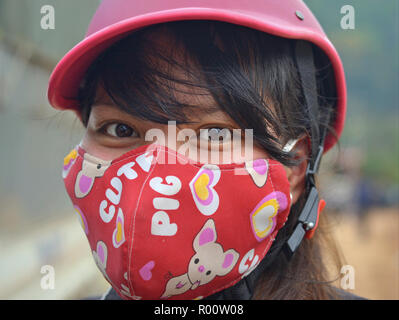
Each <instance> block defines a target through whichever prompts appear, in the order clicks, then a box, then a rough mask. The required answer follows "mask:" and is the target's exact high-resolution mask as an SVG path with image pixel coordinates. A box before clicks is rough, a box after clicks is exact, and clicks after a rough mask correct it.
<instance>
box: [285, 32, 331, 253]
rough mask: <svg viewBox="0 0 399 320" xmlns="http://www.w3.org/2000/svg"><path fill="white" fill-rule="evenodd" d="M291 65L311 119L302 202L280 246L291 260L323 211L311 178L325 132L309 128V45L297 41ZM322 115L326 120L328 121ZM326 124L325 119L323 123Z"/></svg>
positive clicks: (314, 113) (313, 113)
mask: <svg viewBox="0 0 399 320" xmlns="http://www.w3.org/2000/svg"><path fill="white" fill-rule="evenodd" d="M294 57H295V62H296V65H297V69H298V73H299V77H300V80H301V83H302V92H303V97H304V102H305V104H306V107H307V111H308V113H309V117H310V119H311V125H310V133H311V157H310V159H309V163H308V166H307V168H306V175H305V179H306V193H307V197H306V202H305V205H304V206H303V209H302V211H301V213H300V214H299V217H298V221H297V225H296V227H295V228H294V231H293V232H292V234H291V236H290V237H289V238H288V240H287V242H286V243H285V246H284V250H283V251H284V253H285V255H286V257H287V259H291V257H292V256H293V254H294V253H295V251H296V250H297V248H298V247H299V245H300V244H301V242H302V240H303V238H304V237H307V235H309V234H311V235H312V236H313V233H314V229H315V228H316V227H317V223H318V217H319V214H320V211H321V210H322V209H321V207H323V208H324V200H320V198H319V193H318V191H317V188H316V182H315V175H316V174H317V172H318V169H319V166H320V161H321V157H322V155H323V151H324V147H323V146H324V140H325V137H326V135H327V128H324V129H323V130H322V132H321V134H320V129H319V126H314V125H312V124H313V123H318V121H314V120H318V119H319V117H320V116H319V103H318V96H317V92H318V91H317V82H316V68H315V65H314V57H313V50H312V46H311V44H310V43H308V42H306V41H303V40H298V41H296V44H295V54H294ZM329 116H330V115H329V113H327V112H326V117H328V118H329ZM326 120H329V119H326Z"/></svg>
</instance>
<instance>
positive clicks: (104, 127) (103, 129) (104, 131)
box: [97, 121, 234, 143]
mask: <svg viewBox="0 0 399 320" xmlns="http://www.w3.org/2000/svg"><path fill="white" fill-rule="evenodd" d="M112 125H116V126H118V125H125V126H126V127H128V128H130V129H131V130H132V135H131V136H127V137H119V136H117V135H112V134H110V133H109V132H108V130H109V127H110V126H112ZM212 129H220V131H223V130H228V132H229V136H228V137H227V141H225V139H220V137H222V136H221V135H220V131H219V133H211V132H209V131H210V130H212ZM97 131H98V132H100V133H101V134H103V135H106V136H109V137H112V138H115V139H123V138H138V137H140V136H139V134H138V131H137V130H136V129H134V128H133V127H132V126H130V125H128V124H126V123H124V122H115V121H112V122H107V123H105V124H101V125H100V127H99V129H98V130H97ZM207 131H208V135H207V137H208V139H207V140H208V142H209V143H218V142H219V143H222V142H230V141H231V139H232V138H233V135H234V133H233V129H231V128H229V127H222V126H220V127H219V126H217V125H215V126H210V127H207V128H201V129H199V132H197V137H198V138H199V139H202V138H201V134H206V132H207ZM216 134H217V135H218V137H219V140H212V139H210V138H212V136H214V135H216Z"/></svg>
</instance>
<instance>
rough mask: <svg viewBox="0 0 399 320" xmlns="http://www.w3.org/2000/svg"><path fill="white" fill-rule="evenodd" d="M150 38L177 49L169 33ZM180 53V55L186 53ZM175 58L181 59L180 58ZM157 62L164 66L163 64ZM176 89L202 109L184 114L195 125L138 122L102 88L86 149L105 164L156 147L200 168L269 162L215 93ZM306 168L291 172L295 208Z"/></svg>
mask: <svg viewBox="0 0 399 320" xmlns="http://www.w3.org/2000/svg"><path fill="white" fill-rule="evenodd" d="M150 36H152V40H153V41H155V42H156V44H157V45H158V46H159V47H161V48H164V49H165V52H170V49H171V46H173V45H174V42H173V40H172V39H170V38H169V37H168V35H167V34H166V33H162V32H160V33H157V32H155V33H153V34H150ZM174 52H177V53H178V54H179V52H181V51H179V50H175V51H174ZM174 59H176V60H179V57H174ZM157 63H160V66H161V67H164V66H163V65H162V62H159V61H157ZM165 67H168V66H165ZM172 72H173V73H174V74H173V76H176V77H177V78H178V79H183V80H185V79H187V78H186V75H185V74H183V73H181V72H179V70H175V69H173V71H172ZM187 80H189V81H191V80H192V79H187ZM174 85H175V88H176V90H175V92H174V94H175V96H176V98H177V99H178V100H179V101H182V102H183V103H184V102H185V103H187V104H190V105H196V106H198V107H197V108H195V109H191V108H190V109H187V110H182V112H183V113H184V114H185V115H186V116H187V117H188V120H189V123H186V124H179V125H173V124H172V125H170V124H169V125H167V124H160V123H156V122H151V121H146V120H143V119H140V118H137V117H135V116H133V115H131V114H129V113H127V112H125V111H123V110H122V109H120V108H118V107H117V106H116V105H115V104H114V102H113V101H112V99H111V98H110V97H109V96H108V95H107V93H106V92H105V90H103V89H102V87H101V86H99V87H98V89H97V92H96V97H95V99H94V101H95V102H94V103H93V105H92V107H91V112H90V116H89V119H88V123H87V127H86V132H85V135H84V138H83V140H82V147H83V148H84V149H85V150H86V151H87V152H89V153H90V154H92V155H94V156H97V157H99V158H101V159H104V160H113V159H115V158H118V157H120V156H121V155H123V154H124V153H126V152H128V151H130V150H132V149H135V148H138V147H140V146H143V145H149V144H151V143H157V144H162V145H166V146H167V147H168V148H170V149H173V150H175V151H177V152H178V153H180V154H183V155H185V156H187V157H188V158H190V159H192V160H194V161H197V162H200V163H212V164H226V163H239V162H243V161H249V160H253V159H262V158H269V155H268V153H267V152H266V150H265V149H264V148H262V147H261V146H259V145H257V143H256V142H255V141H253V139H252V136H251V134H250V133H248V132H245V131H244V130H242V129H241V128H240V127H239V126H238V124H237V123H235V122H234V121H233V120H232V119H231V118H230V117H229V116H228V115H227V114H226V113H225V112H224V111H222V110H221V109H220V108H219V107H218V106H217V104H216V103H215V101H214V99H213V98H212V96H211V95H210V94H209V93H207V92H201V91H195V92H193V91H190V90H199V89H198V88H195V89H193V88H188V87H183V85H181V84H179V83H176V84H174ZM190 93H191V94H190ZM188 110H189V111H188ZM170 120H171V121H173V120H174V119H170ZM206 129H207V130H206ZM296 149H297V150H298V155H299V156H301V157H302V156H305V155H306V150H307V145H306V143H304V142H303V141H302V140H301V141H300V142H299V143H297V145H296ZM306 164H307V162H306V161H303V162H302V163H301V165H299V166H297V167H292V168H288V167H285V169H286V172H287V177H288V179H289V181H290V184H291V193H292V195H293V203H295V202H296V201H297V199H298V198H299V196H300V194H301V193H302V191H303V190H304V175H305V170H306Z"/></svg>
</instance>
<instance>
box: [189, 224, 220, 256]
mask: <svg viewBox="0 0 399 320" xmlns="http://www.w3.org/2000/svg"><path fill="white" fill-rule="evenodd" d="M216 238H217V235H216V229H215V222H214V221H213V220H212V219H208V220H207V221H206V222H205V224H204V226H203V227H202V229H201V231H200V232H199V233H198V234H197V236H196V237H195V239H194V243H193V246H194V250H195V251H196V252H198V251H199V250H200V249H201V247H202V246H204V245H205V244H208V243H213V242H216Z"/></svg>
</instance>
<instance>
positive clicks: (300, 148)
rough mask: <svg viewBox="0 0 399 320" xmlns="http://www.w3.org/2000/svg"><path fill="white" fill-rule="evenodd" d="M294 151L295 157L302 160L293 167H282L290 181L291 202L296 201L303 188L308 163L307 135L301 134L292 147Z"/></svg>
mask: <svg viewBox="0 0 399 320" xmlns="http://www.w3.org/2000/svg"><path fill="white" fill-rule="evenodd" d="M292 151H293V152H295V153H296V157H295V159H299V160H302V161H301V162H300V163H299V164H298V165H296V166H295V167H284V168H285V171H286V173H287V178H288V181H289V183H290V192H291V194H292V204H294V203H296V202H297V201H298V199H299V197H300V195H301V194H302V192H303V191H304V190H305V175H306V168H307V165H308V161H307V157H308V154H309V139H308V136H303V137H302V138H300V139H299V140H298V142H297V143H296V144H295V146H294V147H293V149H292Z"/></svg>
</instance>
